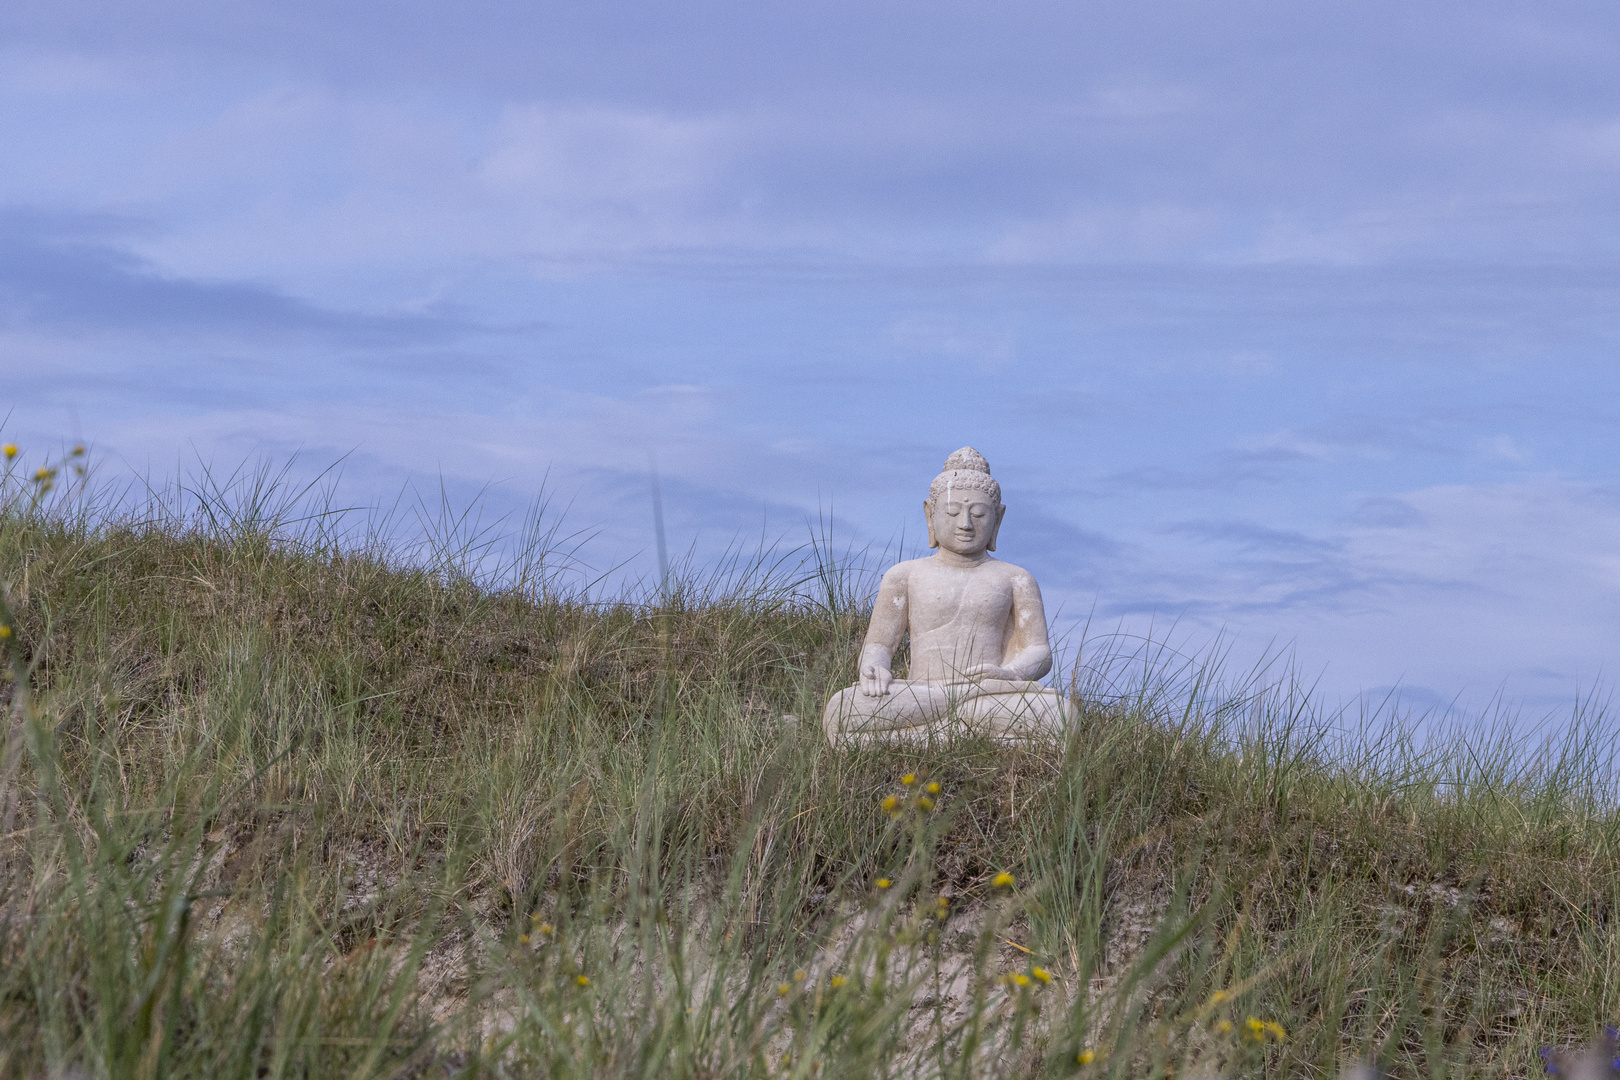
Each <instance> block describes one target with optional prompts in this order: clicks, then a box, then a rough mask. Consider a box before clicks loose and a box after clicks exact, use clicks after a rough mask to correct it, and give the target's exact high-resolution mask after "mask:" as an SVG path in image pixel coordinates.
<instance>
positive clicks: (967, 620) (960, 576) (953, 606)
mask: <svg viewBox="0 0 1620 1080" xmlns="http://www.w3.org/2000/svg"><path fill="white" fill-rule="evenodd" d="M909 592H910V594H911V595H910V607H911V612H910V615H911V632H912V633H913V634H914V635H916V634H927V633H929V632H931V631H939V630H944V629H946V628H951V627H955V628H962V629H968V628H971V629H973V630H975V631H979V632H980V633H991V634H996V635H999V634H1000V633H1001V629H1002V627H1003V626H1004V625H1006V622H1007V615H1008V613H1009V612H1010V611H1011V610H1012V601H1013V597H1012V587H1011V585H1010V584H1009V583H1008V582H1004V581H1001V580H999V579H998V578H997V577H996V576H993V575H991V574H980V573H974V572H972V571H966V572H963V571H947V572H944V573H935V574H928V575H923V576H921V579H920V580H914V581H912V583H911V588H910V590H909Z"/></svg>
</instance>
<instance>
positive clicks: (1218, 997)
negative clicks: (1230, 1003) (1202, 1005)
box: [1209, 990, 1232, 1005]
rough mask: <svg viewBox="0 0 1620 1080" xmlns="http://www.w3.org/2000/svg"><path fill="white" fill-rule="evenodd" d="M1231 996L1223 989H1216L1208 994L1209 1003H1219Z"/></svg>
mask: <svg viewBox="0 0 1620 1080" xmlns="http://www.w3.org/2000/svg"><path fill="white" fill-rule="evenodd" d="M1231 996H1232V995H1230V994H1228V993H1227V992H1226V991H1225V990H1217V991H1215V992H1214V993H1213V994H1211V995H1209V1003H1210V1004H1211V1005H1219V1004H1220V1003H1221V1002H1223V1001H1225V1000H1226V999H1227V998H1229V997H1231Z"/></svg>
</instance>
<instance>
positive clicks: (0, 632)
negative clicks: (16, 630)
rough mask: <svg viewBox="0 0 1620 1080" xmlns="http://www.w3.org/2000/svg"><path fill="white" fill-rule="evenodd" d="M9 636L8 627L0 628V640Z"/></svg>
mask: <svg viewBox="0 0 1620 1080" xmlns="http://www.w3.org/2000/svg"><path fill="white" fill-rule="evenodd" d="M10 636H11V627H9V626H0V638H8V637H10Z"/></svg>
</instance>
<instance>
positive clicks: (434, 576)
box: [0, 472, 1620, 1080]
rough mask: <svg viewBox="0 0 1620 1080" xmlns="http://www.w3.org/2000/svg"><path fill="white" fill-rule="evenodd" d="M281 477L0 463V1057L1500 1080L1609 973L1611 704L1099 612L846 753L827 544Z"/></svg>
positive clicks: (619, 1070) (705, 1073)
mask: <svg viewBox="0 0 1620 1080" xmlns="http://www.w3.org/2000/svg"><path fill="white" fill-rule="evenodd" d="M65 475H66V474H64V476H65ZM316 495H318V493H316ZM312 497H313V496H312V495H311V492H309V491H307V490H300V489H296V488H290V487H289V486H288V485H287V482H286V479H285V477H284V476H282V477H278V476H277V475H276V474H273V473H264V472H259V473H253V472H249V473H245V474H237V475H235V476H232V477H227V478H224V479H222V480H221V481H220V482H218V483H212V482H211V481H210V482H209V483H206V484H201V485H192V486H191V487H190V488H189V489H188V490H182V489H174V490H169V491H165V492H151V491H148V492H145V493H143V495H142V497H141V498H139V499H136V500H129V499H123V500H117V499H110V498H106V497H105V496H104V495H89V496H87V495H86V494H85V493H84V492H83V491H82V490H77V489H74V488H73V487H71V486H67V485H65V486H63V487H62V488H60V489H58V490H57V491H54V492H50V493H42V491H41V485H40V484H39V483H35V482H32V481H30V480H29V479H28V478H26V477H20V476H9V477H8V480H7V486H6V487H5V489H4V501H3V505H0V585H3V589H4V593H3V600H4V612H3V614H0V623H3V625H4V626H6V627H9V628H10V631H11V632H10V634H9V635H8V636H5V637H3V638H0V647H3V649H4V650H5V654H6V659H7V669H8V672H9V673H8V675H7V676H6V679H7V682H6V684H5V691H6V701H7V703H8V706H9V708H8V712H7V718H6V721H5V736H4V742H3V744H0V1076H5V1077H30V1078H32V1077H45V1076H69V1075H84V1076H92V1077H109V1078H123V1077H153V1078H157V1077H199V1078H201V1077H209V1078H234V1077H243V1078H248V1077H255V1078H256V1077H277V1078H279V1077H428V1076H432V1077H441V1076H442V1077H452V1076H454V1077H474V1076H477V1077H576V1076H577V1077H587V1076H588V1077H620V1076H625V1077H628V1076H648V1077H651V1076H658V1077H688V1078H692V1080H698V1078H705V1080H708V1078H721V1077H727V1078H730V1077H738V1078H741V1077H765V1076H770V1077H879V1076H896V1077H898V1076H908V1077H909V1076H940V1077H964V1078H966V1077H980V1076H983V1077H992V1076H995V1077H1000V1076H1022V1075H1044V1076H1087V1077H1091V1076H1095V1077H1105V1076H1106V1077H1123V1076H1133V1077H1135V1076H1170V1075H1176V1076H1228V1075H1231V1076H1236V1075H1243V1076H1250V1075H1264V1076H1317V1075H1321V1076H1330V1075H1336V1074H1338V1073H1339V1072H1341V1071H1343V1070H1344V1069H1345V1067H1346V1066H1347V1065H1348V1064H1349V1063H1352V1062H1356V1061H1372V1062H1377V1063H1379V1064H1380V1066H1381V1067H1383V1068H1385V1069H1387V1070H1388V1071H1390V1072H1391V1073H1393V1074H1394V1075H1397V1076H1411V1077H1417V1076H1452V1075H1454V1076H1474V1075H1481V1076H1499V1075H1500V1076H1524V1075H1529V1074H1532V1073H1535V1072H1539V1071H1540V1062H1539V1059H1538V1057H1537V1051H1538V1050H1539V1048H1540V1047H1541V1046H1542V1045H1544V1044H1563V1043H1569V1042H1571V1041H1573V1040H1579V1039H1585V1038H1588V1037H1590V1036H1592V1035H1593V1034H1595V1033H1596V1032H1597V1031H1598V1030H1599V1029H1600V1028H1601V1026H1602V1024H1603V1023H1604V1022H1605V1021H1606V1020H1612V1019H1613V1018H1614V1017H1615V1015H1616V1011H1617V1005H1620V999H1617V995H1620V982H1617V978H1616V976H1620V936H1617V934H1616V922H1615V920H1616V901H1617V899H1620V875H1617V874H1616V868H1617V866H1620V862H1617V859H1616V849H1615V841H1616V839H1617V837H1620V817H1617V815H1616V813H1615V798H1614V794H1615V793H1614V789H1613V786H1612V777H1613V769H1612V763H1611V760H1610V756H1611V755H1610V751H1609V747H1608V741H1607V736H1606V735H1605V727H1604V724H1603V717H1602V716H1601V714H1593V715H1589V716H1586V717H1584V718H1581V719H1580V720H1579V722H1576V723H1574V724H1572V725H1570V726H1569V727H1568V729H1567V730H1568V734H1567V735H1566V736H1564V737H1563V739H1562V741H1561V742H1560V743H1558V744H1557V745H1554V746H1550V747H1537V748H1527V747H1525V746H1523V745H1522V744H1518V743H1515V742H1514V741H1513V740H1512V739H1510V738H1505V737H1504V738H1502V739H1500V740H1498V741H1495V742H1493V741H1491V740H1489V739H1481V738H1474V739H1472V740H1459V741H1452V742H1440V743H1432V744H1419V743H1417V742H1415V741H1413V740H1411V739H1409V738H1405V737H1402V736H1401V735H1400V734H1399V732H1398V730H1397V729H1395V728H1392V727H1389V726H1388V725H1385V724H1381V723H1375V722H1373V721H1372V720H1369V722H1368V723H1367V724H1366V725H1365V727H1364V728H1361V729H1358V728H1356V727H1355V726H1354V725H1352V726H1350V728H1349V729H1348V730H1347V729H1346V726H1345V725H1344V724H1343V723H1342V718H1338V719H1339V721H1340V722H1339V723H1337V724H1336V725H1335V724H1331V723H1329V719H1331V718H1325V717H1322V716H1320V715H1319V714H1318V713H1317V712H1316V711H1314V710H1313V709H1312V707H1311V705H1310V702H1309V699H1308V696H1307V695H1305V694H1303V693H1302V692H1301V691H1299V690H1298V688H1296V687H1291V686H1290V685H1289V684H1287V683H1281V684H1265V683H1263V682H1261V681H1257V680H1254V679H1249V680H1238V681H1237V682H1236V683H1235V684H1223V683H1222V682H1221V680H1220V679H1219V678H1217V677H1216V673H1213V672H1211V671H1210V670H1209V669H1208V668H1205V667H1199V666H1197V665H1192V666H1186V667H1178V666H1176V665H1175V664H1172V663H1168V662H1167V661H1166V660H1165V658H1164V656H1163V655H1161V654H1155V653H1153V652H1151V651H1144V652H1140V653H1135V654H1132V655H1129V656H1127V655H1121V654H1120V653H1118V652H1117V651H1116V652H1114V653H1112V654H1109V653H1108V652H1107V649H1106V647H1105V648H1104V649H1103V650H1102V651H1101V652H1098V655H1096V656H1092V655H1090V652H1091V651H1096V650H1089V651H1088V652H1087V654H1086V655H1087V663H1086V665H1085V666H1084V667H1081V668H1078V669H1076V671H1075V672H1073V673H1071V674H1072V679H1073V686H1072V690H1073V692H1074V693H1075V694H1076V696H1077V700H1078V701H1079V703H1080V706H1081V711H1082V722H1081V723H1079V724H1078V725H1077V726H1076V728H1075V730H1074V731H1073V732H1072V733H1071V734H1070V736H1069V737H1068V738H1067V740H1066V741H1064V742H1063V743H1062V744H1061V745H1059V744H1052V745H1040V746H1030V747H1027V748H1007V747H997V746H994V745H989V744H981V743H972V742H957V743H953V744H950V745H938V746H929V747H894V748H889V749H881V748H880V749H871V750H861V751H849V752H841V751H834V750H832V749H830V748H829V747H828V746H827V745H826V742H825V740H824V738H823V736H822V734H821V732H820V730H819V727H818V725H817V724H816V723H815V719H814V718H815V717H816V716H817V715H818V714H819V708H820V705H821V704H822V703H823V702H824V701H825V700H826V697H827V695H828V694H829V692H830V691H832V690H834V689H836V688H838V687H840V686H843V685H846V684H847V683H849V682H851V681H852V679H853V667H854V657H855V653H856V651H857V650H858V647H859V643H860V638H861V634H862V632H863V629H864V615H863V609H862V604H861V596H862V593H863V584H862V582H863V580H864V579H862V578H861V577H860V576H859V575H858V574H855V573H854V572H853V571H851V570H850V569H849V568H848V567H841V566H840V565H839V563H838V561H837V560H834V559H832V558H831V557H830V556H829V555H828V553H827V550H826V548H825V546H823V545H812V546H811V547H810V548H808V549H807V550H806V551H805V552H800V553H797V554H794V553H787V554H782V555H767V556H761V557H759V558H757V559H753V560H740V561H736V562H734V563H732V564H731V565H730V567H729V568H728V569H727V570H725V571H724V572H721V573H718V574H714V575H711V576H709V577H707V578H703V579H699V578H697V577H695V576H694V575H693V574H691V573H686V574H685V575H682V574H679V573H677V575H676V576H675V579H674V581H673V582H672V584H671V585H670V587H669V588H668V589H667V590H660V591H658V592H653V593H649V594H646V595H634V596H629V597H625V598H619V599H611V598H610V599H604V598H602V597H600V596H597V595H593V594H592V593H590V592H588V591H586V590H584V589H582V588H580V587H578V586H577V585H576V586H565V585H564V584H563V582H564V581H565V580H567V579H566V577H565V576H564V575H562V574H560V573H559V569H560V567H561V566H562V565H563V563H562V562H561V561H560V560H564V559H565V558H566V556H567V545H566V542H565V541H566V537H565V536H564V535H563V534H562V533H561V532H559V531H558V530H556V529H553V528H552V527H551V520H550V518H548V517H547V515H546V514H544V513H539V514H537V515H535V516H534V517H533V518H532V519H531V520H530V521H529V522H528V523H526V525H525V526H524V528H523V529H522V530H521V535H522V536H524V537H527V540H524V541H522V542H519V543H518V544H517V545H516V546H515V547H513V548H510V549H509V550H513V551H516V552H517V555H515V556H513V557H511V558H510V559H508V560H507V561H505V562H498V561H497V562H495V563H492V562H491V561H490V552H491V551H493V550H494V548H493V547H492V546H491V541H490V537H491V535H492V534H491V533H490V532H489V530H488V528H487V527H486V526H485V525H483V524H480V523H478V522H477V520H476V518H475V517H470V516H469V515H467V514H466V513H450V512H448V511H446V512H444V513H443V514H441V515H440V516H438V517H433V516H432V515H428V516H427V517H426V518H424V519H423V524H424V526H426V527H427V528H426V532H427V535H428V536H429V537H430V538H431V542H429V543H427V544H425V545H423V546H419V547H416V548H413V549H409V550H407V549H404V548H402V547H401V546H400V545H398V544H391V543H388V542H384V541H383V540H381V539H379V538H378V537H379V536H380V535H381V534H380V533H379V532H378V531H377V530H375V529H374V530H373V531H371V532H370V533H366V532H362V533H361V534H360V535H358V536H356V535H355V534H352V533H348V532H345V531H343V529H341V528H339V527H338V526H336V525H335V524H334V522H335V521H337V520H338V515H336V514H334V513H333V512H332V509H331V508H332V506H333V503H332V502H331V501H330V500H327V501H325V502H323V501H322V500H321V499H320V498H318V497H314V501H313V503H312V502H311V498H312ZM311 505H313V506H314V510H313V511H311V510H309V507H310V506H311ZM492 566H493V567H494V569H489V568H490V567H492ZM1133 665H1134V666H1133ZM794 717H802V718H804V719H803V720H801V721H795V720H794V719H793V718H794Z"/></svg>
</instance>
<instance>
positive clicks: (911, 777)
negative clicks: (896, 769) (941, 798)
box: [900, 772, 917, 787]
mask: <svg viewBox="0 0 1620 1080" xmlns="http://www.w3.org/2000/svg"><path fill="white" fill-rule="evenodd" d="M916 782H917V774H916V773H914V772H908V773H906V775H904V776H902V777H901V778H900V786H901V787H910V786H911V785H912V784H915V783H916Z"/></svg>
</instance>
